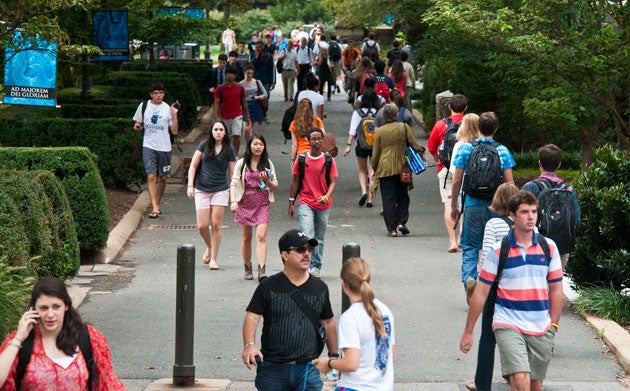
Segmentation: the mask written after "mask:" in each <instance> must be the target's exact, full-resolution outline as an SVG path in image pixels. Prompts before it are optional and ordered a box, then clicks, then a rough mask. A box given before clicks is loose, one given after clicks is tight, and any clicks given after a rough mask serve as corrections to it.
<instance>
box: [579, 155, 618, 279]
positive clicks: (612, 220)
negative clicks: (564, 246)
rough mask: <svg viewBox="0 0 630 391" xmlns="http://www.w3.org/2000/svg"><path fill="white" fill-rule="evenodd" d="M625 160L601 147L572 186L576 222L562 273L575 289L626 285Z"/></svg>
mask: <svg viewBox="0 0 630 391" xmlns="http://www.w3.org/2000/svg"><path fill="white" fill-rule="evenodd" d="M629 157H630V156H628V153H627V152H626V153H624V152H621V151H618V150H615V149H613V148H612V147H611V146H605V147H602V148H599V149H598V150H597V151H595V160H594V162H593V164H592V165H591V166H590V167H588V169H587V170H585V171H584V172H582V174H581V175H580V176H579V177H578V179H577V180H576V181H574V182H573V185H574V186H575V188H576V191H577V192H578V194H579V201H580V207H581V209H582V221H581V224H580V230H579V232H578V236H577V241H576V247H575V250H574V252H573V253H572V255H571V259H570V260H569V264H568V267H567V270H568V271H569V272H570V273H571V274H572V276H573V280H574V281H575V283H576V284H578V285H579V286H585V285H589V284H594V285H599V286H613V287H614V288H615V289H618V290H619V289H621V288H623V287H630V254H629V252H628V251H629V250H630V236H629V235H628V227H630V183H629V182H628V178H630V159H629Z"/></svg>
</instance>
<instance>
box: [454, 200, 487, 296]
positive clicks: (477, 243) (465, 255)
mask: <svg viewBox="0 0 630 391" xmlns="http://www.w3.org/2000/svg"><path fill="white" fill-rule="evenodd" d="M489 204H490V201H488V203H487V204H481V205H473V206H466V207H465V208H464V222H463V225H462V238H461V241H460V244H461V246H462V282H463V283H464V284H466V280H468V279H469V278H472V279H475V280H476V279H477V276H478V273H477V262H479V250H481V247H482V246H483V231H484V229H485V228H486V223H487V222H488V220H490V219H491V218H492V217H494V214H493V213H492V212H491V211H490V209H488V205H489Z"/></svg>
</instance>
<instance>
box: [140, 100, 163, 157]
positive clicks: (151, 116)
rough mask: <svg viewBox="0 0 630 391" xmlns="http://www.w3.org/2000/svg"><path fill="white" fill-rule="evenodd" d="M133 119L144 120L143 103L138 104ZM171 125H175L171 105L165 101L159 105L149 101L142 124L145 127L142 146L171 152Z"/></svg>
mask: <svg viewBox="0 0 630 391" xmlns="http://www.w3.org/2000/svg"><path fill="white" fill-rule="evenodd" d="M133 120H134V121H137V122H142V103H140V104H139V105H138V109H137V110H136V113H135V114H134V115H133ZM171 125H173V117H171V107H170V106H169V105H168V104H166V103H165V102H162V103H161V104H159V105H155V104H153V103H151V102H149V103H148V104H147V108H146V111H145V112H144V123H143V124H142V126H143V127H144V139H143V141H142V146H143V147H147V148H151V149H153V150H154V151H161V152H170V151H171V138H170V136H169V130H168V129H169V127H170V126H171Z"/></svg>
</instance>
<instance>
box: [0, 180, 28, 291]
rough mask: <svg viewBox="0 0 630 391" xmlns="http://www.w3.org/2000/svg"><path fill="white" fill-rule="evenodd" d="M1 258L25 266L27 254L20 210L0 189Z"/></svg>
mask: <svg viewBox="0 0 630 391" xmlns="http://www.w3.org/2000/svg"><path fill="white" fill-rule="evenodd" d="M3 259H4V262H5V263H6V262H7V260H11V266H20V267H25V266H27V265H28V262H27V261H28V259H29V256H28V240H27V238H26V232H25V231H24V224H22V219H21V217H20V211H19V210H18V207H17V206H16V205H15V204H14V203H13V197H11V196H10V195H9V194H7V193H5V192H4V191H2V189H0V261H2V260H3ZM29 270H31V269H29ZM1 281H2V280H0V282H1Z"/></svg>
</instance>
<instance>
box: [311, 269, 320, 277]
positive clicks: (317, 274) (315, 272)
mask: <svg viewBox="0 0 630 391" xmlns="http://www.w3.org/2000/svg"><path fill="white" fill-rule="evenodd" d="M308 272H309V273H311V276H313V277H319V275H320V272H321V271H320V270H319V269H318V268H316V267H312V268H310V269H309V271H308Z"/></svg>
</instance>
